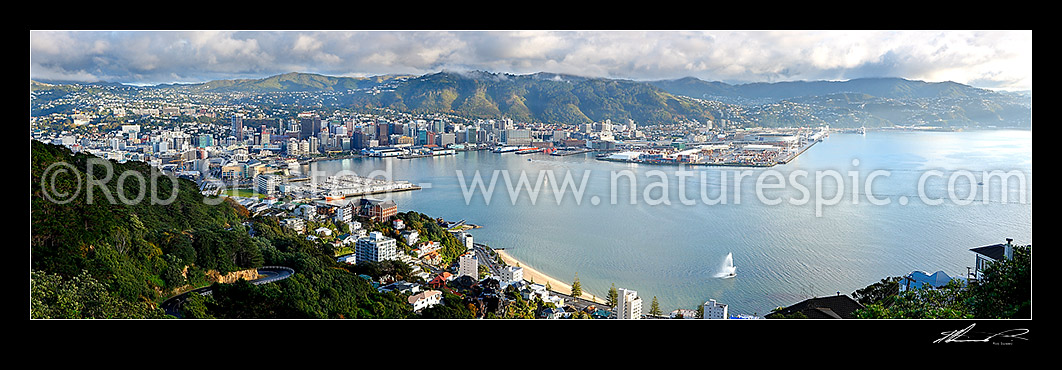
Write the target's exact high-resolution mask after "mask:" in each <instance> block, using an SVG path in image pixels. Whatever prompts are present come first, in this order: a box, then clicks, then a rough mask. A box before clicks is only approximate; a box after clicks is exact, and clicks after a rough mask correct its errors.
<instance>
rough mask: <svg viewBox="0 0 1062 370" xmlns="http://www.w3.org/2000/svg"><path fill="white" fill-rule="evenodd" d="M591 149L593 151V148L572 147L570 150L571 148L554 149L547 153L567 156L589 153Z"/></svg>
mask: <svg viewBox="0 0 1062 370" xmlns="http://www.w3.org/2000/svg"><path fill="white" fill-rule="evenodd" d="M592 151H594V150H593V149H574V150H572V149H560V150H557V151H555V152H553V153H549V155H555V156H558V157H563V156H569V155H576V154H583V153H590V152H592Z"/></svg>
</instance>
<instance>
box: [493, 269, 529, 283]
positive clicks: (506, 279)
mask: <svg viewBox="0 0 1062 370" xmlns="http://www.w3.org/2000/svg"><path fill="white" fill-rule="evenodd" d="M522 280H524V268H523V267H516V266H505V268H502V269H501V270H500V271H498V281H499V282H500V283H501V285H502V286H503V287H504V286H507V285H509V284H512V283H516V282H519V281H522Z"/></svg>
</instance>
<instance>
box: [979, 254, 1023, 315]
mask: <svg viewBox="0 0 1062 370" xmlns="http://www.w3.org/2000/svg"><path fill="white" fill-rule="evenodd" d="M1031 267H1032V246H1031V245H1026V246H1016V247H1014V254H1013V258H1012V259H1009V260H1003V261H999V262H995V263H992V264H991V265H989V266H988V267H987V268H985V270H984V271H982V273H981V276H980V279H979V280H978V281H977V282H976V283H973V284H971V285H970V287H969V290H970V295H971V296H972V299H971V300H970V303H971V309H972V311H973V314H974V316H975V317H977V318H985V319H1005V318H1030V317H1031V315H1030V309H1031V304H1032V291H1031V289H1032V275H1031Z"/></svg>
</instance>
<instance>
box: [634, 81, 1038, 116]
mask: <svg viewBox="0 0 1062 370" xmlns="http://www.w3.org/2000/svg"><path fill="white" fill-rule="evenodd" d="M650 84H652V85H654V86H657V87H659V88H661V89H663V90H665V91H668V92H671V93H674V94H679V95H685V96H690V97H694V98H698V99H706V100H712V101H719V102H722V103H725V104H728V105H729V106H723V110H726V111H727V112H725V113H723V112H720V113H718V114H719V115H722V116H739V117H740V118H741V120H743V121H744V122H751V123H752V125H756V126H790V125H792V126H799V125H802V124H828V125H831V126H837V127H852V126H856V127H858V126H867V127H881V126H893V125H904V126H907V125H925V126H944V127H949V126H963V127H966V126H973V127H983V126H998V127H1030V126H1031V125H1032V93H1031V92H1028V93H1022V94H1017V93H1000V92H995V91H991V90H985V89H979V88H975V87H971V86H967V85H963V84H959V83H955V82H924V81H912V80H906V79H902V78H862V79H855V80H849V81H794V82H778V83H752V84H744V85H730V84H726V83H722V82H709V81H702V80H699V79H696V78H692V77H688V78H682V79H677V80H662V81H652V82H650Z"/></svg>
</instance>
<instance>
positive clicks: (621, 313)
mask: <svg viewBox="0 0 1062 370" xmlns="http://www.w3.org/2000/svg"><path fill="white" fill-rule="evenodd" d="M618 293H619V294H618V296H619V297H618V298H619V299H618V300H617V301H618V302H616V318H617V319H628V320H631V319H640V318H642V299H641V298H639V297H638V292H636V291H633V290H627V289H623V288H620V289H618Z"/></svg>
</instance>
